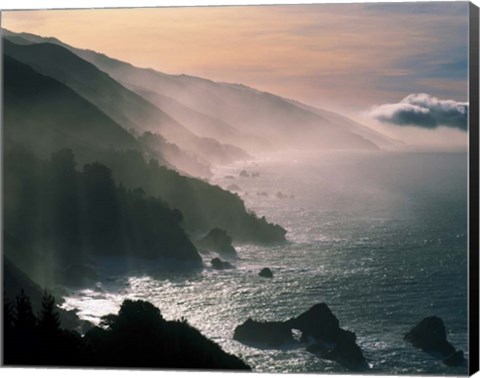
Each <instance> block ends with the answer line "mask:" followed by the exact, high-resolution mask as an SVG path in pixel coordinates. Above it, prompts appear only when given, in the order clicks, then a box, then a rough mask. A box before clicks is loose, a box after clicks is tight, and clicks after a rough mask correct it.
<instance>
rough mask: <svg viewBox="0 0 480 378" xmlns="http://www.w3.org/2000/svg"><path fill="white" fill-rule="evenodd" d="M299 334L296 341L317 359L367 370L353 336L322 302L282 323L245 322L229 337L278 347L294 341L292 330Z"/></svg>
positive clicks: (249, 320) (244, 341) (250, 320)
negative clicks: (305, 344) (298, 338)
mask: <svg viewBox="0 0 480 378" xmlns="http://www.w3.org/2000/svg"><path fill="white" fill-rule="evenodd" d="M294 329H295V330H298V331H300V332H301V338H300V342H303V343H307V344H308V346H307V351H309V352H311V353H314V354H315V355H317V356H318V357H320V358H324V359H328V360H333V361H336V362H338V363H340V364H341V365H343V366H345V367H347V368H349V369H361V368H364V367H367V363H366V360H365V357H364V356H363V352H362V350H361V349H360V347H359V346H358V345H357V343H356V335H355V334H354V333H353V332H351V331H347V330H344V329H342V328H340V326H339V322H338V319H337V318H336V316H335V315H334V314H333V313H332V311H331V310H330V309H329V308H328V306H327V305H326V304H325V303H320V304H316V305H314V306H313V307H311V308H310V309H309V310H307V311H305V312H304V313H302V314H300V315H299V316H297V317H295V318H291V319H289V320H286V321H284V322H259V321H255V320H252V319H248V320H247V321H246V322H245V323H243V324H241V325H239V326H238V327H236V328H235V331H234V335H233V338H234V339H235V340H238V341H240V342H243V343H261V344H266V345H268V346H279V345H282V344H285V343H290V342H295V338H294V337H293V334H292V330H294Z"/></svg>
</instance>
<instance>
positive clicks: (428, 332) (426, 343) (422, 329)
mask: <svg viewBox="0 0 480 378" xmlns="http://www.w3.org/2000/svg"><path fill="white" fill-rule="evenodd" d="M404 339H405V340H406V341H408V342H410V343H411V344H412V345H413V346H414V347H416V348H419V349H421V350H423V351H425V352H427V353H430V354H437V355H440V356H441V357H442V358H443V362H444V363H445V364H446V365H449V366H458V365H460V364H462V363H463V352H462V351H461V350H458V351H456V350H455V348H454V346H453V345H452V344H450V343H449V342H448V341H447V334H446V331H445V325H444V324H443V320H442V319H440V318H439V317H437V316H430V317H428V318H425V319H423V320H422V321H421V322H420V323H418V324H417V325H416V326H415V327H413V328H412V329H411V330H410V331H409V332H407V333H406V334H405V336H404Z"/></svg>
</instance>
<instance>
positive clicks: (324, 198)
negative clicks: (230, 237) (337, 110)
mask: <svg viewBox="0 0 480 378" xmlns="http://www.w3.org/2000/svg"><path fill="white" fill-rule="evenodd" d="M467 160H468V155H467V153H460V152H456V153H453V152H452V153H439V152H340V151H339V152H325V153H317V154H309V153H298V152H297V153H291V154H283V155H277V156H269V157H264V158H261V159H258V160H255V161H250V162H246V163H245V162H243V163H238V164H232V165H229V166H222V167H216V168H215V169H214V177H213V178H212V179H211V180H210V182H211V183H213V184H217V185H219V186H221V187H223V188H227V187H228V186H230V185H232V184H235V185H237V186H238V187H239V188H240V189H239V191H238V194H239V195H240V197H241V198H242V199H243V200H244V201H245V204H246V206H247V208H248V209H250V210H252V211H254V212H255V213H256V214H258V215H259V216H266V218H267V219H268V220H269V221H271V222H275V223H278V224H280V225H282V226H283V227H284V228H285V229H287V231H288V234H287V239H288V242H287V243H285V244H279V245H270V246H254V245H235V247H236V249H237V252H238V258H236V259H233V260H230V261H231V262H232V263H233V264H234V265H235V266H236V269H232V270H224V271H218V270H213V269H212V268H211V267H210V264H209V261H210V260H211V259H212V258H213V257H216V255H215V254H213V253H212V254H207V255H203V258H204V261H205V268H204V269H203V270H198V271H194V272H182V271H179V272H175V273H171V272H168V271H165V270H162V269H161V267H159V266H158V265H156V264H152V263H149V264H148V265H149V269H148V270H147V271H145V270H143V271H141V272H140V271H138V272H136V271H130V272H129V274H127V275H124V274H119V273H118V272H117V271H116V270H115V266H114V265H115V264H109V263H105V266H104V269H103V270H102V271H101V273H102V275H103V279H102V281H101V282H99V283H98V284H97V285H96V286H95V287H94V288H90V289H85V290H70V291H69V292H68V294H67V296H66V298H65V303H64V304H63V307H64V308H67V309H71V308H76V309H78V310H79V315H80V316H81V317H82V318H84V319H87V320H91V321H93V322H96V323H98V322H99V320H100V317H101V316H102V315H106V314H108V313H112V312H116V311H117V310H118V308H119V306H120V304H121V302H122V301H123V300H124V299H125V298H135V299H145V300H149V301H151V302H152V303H154V304H155V305H156V306H158V307H159V308H160V310H161V313H162V315H163V316H164V317H165V318H166V319H179V318H181V317H184V318H186V319H187V320H188V322H189V323H190V324H192V325H193V326H195V327H196V328H198V329H199V330H200V331H201V332H202V333H203V334H204V335H205V336H207V337H209V338H211V339H213V340H214V341H215V342H217V343H218V344H220V345H221V347H222V348H223V349H224V350H226V351H228V352H230V353H233V354H235V355H237V356H240V357H241V358H243V359H244V360H245V361H246V362H247V363H248V364H249V365H250V366H252V368H253V369H254V370H255V371H258V372H320V373H321V372H330V373H337V372H338V373H341V372H346V370H345V369H344V368H342V367H341V366H339V365H338V364H337V363H335V362H331V361H326V360H322V359H319V358H317V357H315V356H314V355H312V354H310V353H308V352H307V351H305V347H298V346H295V345H290V346H284V347H283V348H281V349H270V348H260V347H258V348H256V347H252V346H246V345H243V344H241V343H239V342H237V341H235V340H233V338H232V337H233V331H234V329H235V327H236V326H237V325H239V324H241V323H243V322H244V321H245V320H247V318H249V317H251V318H254V319H256V320H286V319H288V318H290V317H292V316H297V315H299V314H300V313H302V312H303V311H305V310H307V309H308V308H310V307H311V306H313V305H314V304H316V303H320V302H325V303H327V305H328V306H329V307H330V309H331V310H332V312H333V313H334V314H335V315H336V316H337V318H338V319H339V321H340V326H341V327H342V328H345V329H348V330H351V331H353V332H355V333H356V335H357V342H358V344H359V345H360V347H361V348H362V349H363V351H364V354H365V357H366V358H367V360H368V363H369V366H370V373H372V374H409V375H410V374H434V375H443V374H449V375H450V374H452V375H463V374H467V366H466V365H464V366H460V367H456V368H452V367H447V366H445V365H444V364H443V363H442V361H441V360H439V359H436V358H435V357H433V356H430V355H429V354H427V353H425V352H422V351H420V350H417V349H415V348H414V347H413V346H411V345H410V344H408V343H407V342H405V341H404V340H403V335H404V334H405V333H406V332H407V331H409V330H410V329H411V328H412V327H413V326H415V325H416V324H417V323H418V322H419V321H420V320H422V319H423V318H424V317H427V316H432V315H436V316H439V317H441V318H442V319H443V321H444V323H445V326H446V328H447V335H448V340H449V341H450V342H451V343H452V344H453V345H454V346H455V347H456V348H458V349H462V350H463V351H464V352H466V357H467V359H468V327H467V314H468V308H467V306H468V302H467V290H468V288H467V279H468V254H467V227H468V222H467V217H468V203H467V183H468V182H467V179H468V170H467ZM242 170H246V171H247V173H248V174H249V176H250V177H240V176H239V174H240V172H241V171H242ZM253 172H256V173H258V176H257V175H255V176H256V177H252V175H251V174H252V173H253ZM229 176H233V179H232V178H231V177H229ZM220 226H221V225H220ZM222 258H223V257H222ZM263 267H269V268H271V269H272V271H273V273H274V278H273V279H265V278H261V277H259V276H258V272H259V271H260V269H261V268H263ZM363 373H365V372H363Z"/></svg>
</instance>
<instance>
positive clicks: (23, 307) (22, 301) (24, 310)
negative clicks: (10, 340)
mask: <svg viewBox="0 0 480 378" xmlns="http://www.w3.org/2000/svg"><path fill="white" fill-rule="evenodd" d="M15 313H16V314H15V315H16V316H15V318H16V319H15V327H16V328H18V329H19V330H25V331H30V330H32V329H34V328H35V326H36V323H37V319H36V318H35V315H34V314H33V310H32V303H31V302H30V298H29V297H27V296H26V295H25V291H24V290H23V289H22V290H21V291H20V294H19V295H18V296H17V298H16V300H15Z"/></svg>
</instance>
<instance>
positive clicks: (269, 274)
mask: <svg viewBox="0 0 480 378" xmlns="http://www.w3.org/2000/svg"><path fill="white" fill-rule="evenodd" d="M258 275H259V276H260V277H263V278H273V272H272V271H271V270H270V268H263V269H262V270H261V271H260V273H258Z"/></svg>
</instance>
